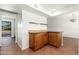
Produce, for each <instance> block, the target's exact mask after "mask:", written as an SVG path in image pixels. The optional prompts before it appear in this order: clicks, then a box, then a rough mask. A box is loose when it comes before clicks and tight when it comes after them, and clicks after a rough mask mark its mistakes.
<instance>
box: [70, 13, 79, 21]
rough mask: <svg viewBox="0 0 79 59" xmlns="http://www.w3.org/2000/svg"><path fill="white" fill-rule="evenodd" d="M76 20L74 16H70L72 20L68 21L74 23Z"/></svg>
mask: <svg viewBox="0 0 79 59" xmlns="http://www.w3.org/2000/svg"><path fill="white" fill-rule="evenodd" d="M76 20H77V19H76V16H75V14H72V18H71V19H70V21H71V22H75V21H76Z"/></svg>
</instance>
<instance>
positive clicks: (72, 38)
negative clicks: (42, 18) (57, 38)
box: [63, 36, 79, 39]
mask: <svg viewBox="0 0 79 59" xmlns="http://www.w3.org/2000/svg"><path fill="white" fill-rule="evenodd" d="M63 38H71V39H79V38H75V37H67V36H63Z"/></svg>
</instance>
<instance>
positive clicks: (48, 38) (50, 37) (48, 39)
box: [29, 32, 62, 51]
mask: <svg viewBox="0 0 79 59" xmlns="http://www.w3.org/2000/svg"><path fill="white" fill-rule="evenodd" d="M61 40H62V34H61V32H38V33H29V47H30V48H31V49H32V50H34V51H35V50H37V49H39V48H41V47H43V46H44V45H46V44H47V43H48V44H50V45H52V46H55V47H60V46H61Z"/></svg>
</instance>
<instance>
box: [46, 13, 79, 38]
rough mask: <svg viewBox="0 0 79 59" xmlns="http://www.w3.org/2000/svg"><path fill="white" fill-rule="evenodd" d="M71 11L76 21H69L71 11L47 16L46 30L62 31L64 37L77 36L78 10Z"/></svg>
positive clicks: (78, 32) (78, 28)
mask: <svg viewBox="0 0 79 59" xmlns="http://www.w3.org/2000/svg"><path fill="white" fill-rule="evenodd" d="M73 13H75V15H76V18H77V21H76V22H74V23H72V22H70V19H71V18H72V16H71V15H72V13H68V14H63V15H60V16H57V17H52V18H48V30H49V31H50V30H51V31H64V32H63V35H64V37H72V38H79V14H78V13H79V12H73Z"/></svg>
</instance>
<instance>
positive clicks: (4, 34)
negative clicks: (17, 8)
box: [2, 21, 11, 37]
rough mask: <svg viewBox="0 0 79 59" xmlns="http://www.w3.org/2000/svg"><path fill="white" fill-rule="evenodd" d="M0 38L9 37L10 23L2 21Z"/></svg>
mask: <svg viewBox="0 0 79 59" xmlns="http://www.w3.org/2000/svg"><path fill="white" fill-rule="evenodd" d="M2 37H11V22H10V21H2Z"/></svg>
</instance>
